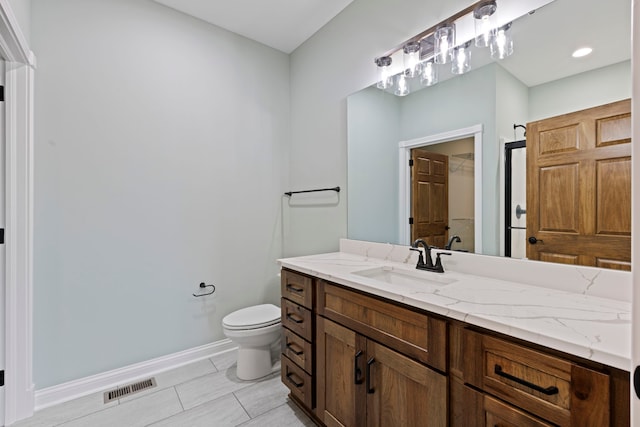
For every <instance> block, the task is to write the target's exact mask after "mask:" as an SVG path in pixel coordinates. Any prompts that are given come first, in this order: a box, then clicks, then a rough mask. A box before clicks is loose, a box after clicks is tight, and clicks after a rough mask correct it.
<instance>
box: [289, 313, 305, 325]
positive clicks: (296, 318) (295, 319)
mask: <svg viewBox="0 0 640 427" xmlns="http://www.w3.org/2000/svg"><path fill="white" fill-rule="evenodd" d="M287 319H289V320H291V321H292V322H294V323H302V322H304V319H302V318H299V317H297V316H294V315H293V314H289V313H287Z"/></svg>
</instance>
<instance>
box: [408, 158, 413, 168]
mask: <svg viewBox="0 0 640 427" xmlns="http://www.w3.org/2000/svg"><path fill="white" fill-rule="evenodd" d="M411 166H413V159H409V167H411Z"/></svg>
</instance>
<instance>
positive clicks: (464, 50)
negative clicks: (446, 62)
mask: <svg viewBox="0 0 640 427" xmlns="http://www.w3.org/2000/svg"><path fill="white" fill-rule="evenodd" d="M470 44H471V43H470V42H467V43H465V44H463V45H460V46H458V47H456V48H454V49H453V54H452V55H451V72H452V73H453V74H464V73H466V72H467V71H469V70H470V69H471V65H470V62H469V61H470V60H471V49H469V46H470Z"/></svg>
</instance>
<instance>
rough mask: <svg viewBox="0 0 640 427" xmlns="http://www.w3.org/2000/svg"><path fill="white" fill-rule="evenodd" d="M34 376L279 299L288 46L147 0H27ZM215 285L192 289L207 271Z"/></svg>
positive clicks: (106, 361) (203, 334) (142, 349)
mask: <svg viewBox="0 0 640 427" xmlns="http://www.w3.org/2000/svg"><path fill="white" fill-rule="evenodd" d="M32 17H33V22H32V24H33V25H32V30H33V33H32V48H33V50H34V52H35V54H36V55H37V57H38V70H37V73H36V82H35V84H36V99H35V115H36V128H35V164H36V175H35V280H34V282H35V283H34V305H35V307H34V308H35V318H34V328H35V330H34V335H35V336H34V341H35V342H34V380H35V383H36V387H37V388H38V389H41V388H43V387H47V386H50V385H54V384H59V383H61V382H64V381H68V380H73V379H77V378H81V377H84V376H87V375H91V374H96V373H100V372H104V371H107V370H110V369H114V368H119V367H122V366H126V365H129V364H132V363H136V362H140V361H144V360H148V359H151V358H154V357H158V356H163V355H167V354H170V353H173V352H176V351H180V350H184V349H188V348H192V347H195V346H198V345H202V344H206V343H210V342H213V341H216V340H219V339H222V338H224V336H223V333H222V328H221V319H222V317H223V316H224V315H226V314H227V313H229V312H231V311H233V310H235V309H238V308H241V307H244V306H248V305H251V304H256V303H262V302H274V303H277V302H278V301H279V298H278V297H279V279H278V277H277V273H278V268H277V265H276V263H275V259H276V258H278V257H279V256H281V253H282V237H281V236H282V230H281V218H282V211H281V206H282V203H281V200H282V192H283V191H286V189H287V188H288V165H289V158H288V153H289V151H290V147H289V141H290V122H289V117H290V108H289V107H290V103H289V96H290V93H289V57H288V56H287V55H285V54H283V53H281V52H278V51H275V50H273V49H271V48H268V47H265V46H263V45H260V44H257V43H255V42H252V41H249V40H247V39H245V38H243V37H240V36H237V35H235V34H232V33H229V32H227V31H224V30H222V29H219V28H216V27H214V26H211V25H209V24H206V23H204V22H203V21H200V20H197V19H192V18H189V17H187V16H186V15H183V14H180V13H178V12H175V11H173V10H171V9H168V8H165V7H164V6H161V5H159V4H157V3H154V2H151V1H148V0H136V1H131V0H56V1H51V0H35V1H34V2H33V9H32ZM202 281H204V282H206V283H214V284H215V285H216V286H217V291H216V293H215V294H214V295H213V296H210V297H206V298H199V299H196V298H194V297H192V296H191V294H192V293H193V292H198V291H199V288H198V283H200V282H202Z"/></svg>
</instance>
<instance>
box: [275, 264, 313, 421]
mask: <svg viewBox="0 0 640 427" xmlns="http://www.w3.org/2000/svg"><path fill="white" fill-rule="evenodd" d="M280 276H281V289H280V290H281V295H282V299H281V309H282V318H281V320H282V326H283V328H282V338H281V348H282V358H281V363H282V368H281V376H282V382H283V383H284V384H285V385H286V386H287V387H288V388H289V389H290V390H291V396H292V397H293V398H294V399H296V400H298V402H299V403H300V404H301V406H302V407H304V408H306V409H307V410H308V411H310V412H312V411H313V408H315V382H314V369H315V361H314V354H315V349H314V342H313V339H314V336H315V316H314V295H315V287H314V286H315V279H314V278H312V277H310V276H307V275H304V274H301V273H298V272H295V271H291V270H286V269H282V271H281V275H280Z"/></svg>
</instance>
